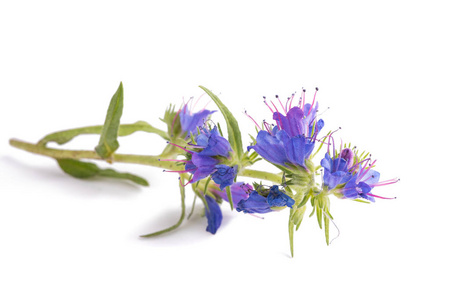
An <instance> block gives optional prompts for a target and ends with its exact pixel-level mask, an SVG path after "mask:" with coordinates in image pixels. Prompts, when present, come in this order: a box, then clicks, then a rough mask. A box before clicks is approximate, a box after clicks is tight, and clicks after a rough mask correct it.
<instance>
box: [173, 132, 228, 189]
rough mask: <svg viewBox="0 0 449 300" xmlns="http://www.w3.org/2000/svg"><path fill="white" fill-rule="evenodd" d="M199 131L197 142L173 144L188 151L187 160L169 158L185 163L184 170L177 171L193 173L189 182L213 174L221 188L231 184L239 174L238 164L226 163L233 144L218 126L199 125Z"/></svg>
mask: <svg viewBox="0 0 449 300" xmlns="http://www.w3.org/2000/svg"><path fill="white" fill-rule="evenodd" d="M198 131H199V132H200V133H199V134H198V135H196V136H195V137H194V140H195V143H193V142H192V143H189V144H188V145H187V146H186V148H183V147H181V146H178V145H176V144H172V145H174V146H176V147H178V148H181V149H183V150H184V151H186V156H187V160H177V159H169V160H170V161H177V162H183V163H185V169H184V171H176V172H178V173H185V172H189V173H191V174H193V177H192V179H191V180H190V181H189V182H188V183H194V182H197V181H198V180H201V179H204V178H206V177H208V176H210V175H212V179H213V180H214V182H215V183H217V184H219V185H220V188H221V189H223V188H225V187H226V186H229V185H231V184H232V183H233V182H234V178H235V176H236V175H237V165H234V166H232V167H230V166H228V165H226V164H224V163H226V162H228V161H229V158H230V152H231V151H232V148H231V145H230V144H229V142H228V141H227V140H226V139H225V138H223V137H222V136H220V134H219V133H218V129H217V127H216V126H215V127H214V128H213V129H212V130H209V129H208V128H206V127H199V128H198ZM188 148H191V150H189V149H188Z"/></svg>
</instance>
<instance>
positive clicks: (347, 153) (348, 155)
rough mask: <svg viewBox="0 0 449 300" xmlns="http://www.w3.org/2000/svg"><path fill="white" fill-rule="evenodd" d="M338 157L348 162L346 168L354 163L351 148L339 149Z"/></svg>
mask: <svg viewBox="0 0 449 300" xmlns="http://www.w3.org/2000/svg"><path fill="white" fill-rule="evenodd" d="M340 157H341V158H343V159H344V160H346V161H347V162H348V165H347V168H348V169H350V168H351V167H352V165H353V164H354V152H352V150H351V149H349V148H345V149H343V150H341V154H340Z"/></svg>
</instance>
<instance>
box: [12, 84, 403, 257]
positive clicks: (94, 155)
mask: <svg viewBox="0 0 449 300" xmlns="http://www.w3.org/2000/svg"><path fill="white" fill-rule="evenodd" d="M200 88H201V89H202V90H203V91H204V92H205V93H206V94H207V95H208V96H210V98H211V99H212V100H213V101H214V102H215V104H216V105H217V107H218V110H219V111H220V112H221V114H222V115H223V117H224V119H225V121H226V129H227V134H228V136H227V138H226V137H224V136H223V133H222V130H221V126H220V124H219V123H214V122H213V121H212V120H211V119H210V118H211V116H212V115H213V113H215V112H216V111H211V110H207V109H205V108H203V109H201V110H198V111H195V106H196V104H197V102H198V100H199V99H198V100H196V101H194V100H193V99H190V100H189V101H188V102H187V103H183V104H182V105H181V106H180V107H179V108H178V109H176V106H172V105H170V106H169V107H168V109H167V110H166V111H165V115H164V117H163V118H161V120H162V121H163V122H165V123H166V125H167V129H166V130H165V131H164V130H161V129H158V128H156V127H153V126H151V125H150V124H149V123H147V122H144V121H138V122H136V123H133V124H120V118H121V115H122V110H123V86H122V84H121V83H120V86H119V88H118V89H117V91H116V93H115V94H114V95H113V97H112V99H111V101H110V104H109V108H108V111H107V114H106V119H105V122H104V124H103V125H97V126H89V127H82V128H76V129H70V130H64V131H59V132H55V133H52V134H49V135H47V136H45V137H44V138H42V139H41V140H40V141H39V142H38V143H36V144H31V143H27V142H22V141H19V140H16V139H11V140H10V144H11V145H12V146H14V147H17V148H19V149H22V150H26V151H29V152H32V153H36V154H41V155H45V156H48V157H51V158H53V159H55V160H56V161H57V162H58V165H59V166H60V167H61V169H62V170H63V171H64V172H65V173H67V174H69V175H71V176H74V177H77V178H90V177H94V176H103V177H112V178H117V179H125V180H131V181H133V182H134V183H136V184H140V185H143V186H148V185H149V184H148V182H147V181H146V180H145V179H144V178H141V177H139V176H136V175H133V174H129V173H122V172H117V171H115V170H113V169H101V168H99V167H98V166H96V165H95V164H94V163H92V162H86V161H85V160H103V161H107V162H109V163H113V162H122V163H138V164H143V165H149V166H153V167H158V168H162V169H163V170H164V171H165V172H176V173H178V174H179V184H178V185H179V188H180V193H181V216H180V218H179V221H178V222H177V223H176V224H174V225H173V226H171V227H169V228H166V229H163V230H161V231H157V232H153V233H150V234H145V235H142V237H152V236H155V235H159V234H163V233H165V232H168V231H171V230H174V229H176V228H178V227H179V226H180V225H181V224H182V223H183V221H184V219H185V217H186V205H185V199H186V191H185V188H186V186H190V187H191V188H192V191H193V194H194V200H193V204H192V211H191V213H190V215H191V214H192V213H193V209H194V208H195V201H196V199H198V198H199V199H201V201H202V203H203V205H204V216H205V217H206V221H207V222H206V223H207V225H206V226H205V230H206V231H207V232H210V233H212V234H215V233H217V232H218V231H219V230H220V226H221V223H222V219H223V214H222V211H221V206H220V205H221V204H222V203H228V204H229V206H230V208H231V210H233V209H234V207H235V210H236V211H237V212H242V213H244V214H251V215H258V214H266V213H271V212H280V211H283V210H289V216H288V232H289V238H290V251H291V254H292V256H293V233H294V231H295V230H298V228H299V226H300V224H301V222H302V221H303V218H304V214H305V211H306V208H307V207H310V208H311V209H312V212H311V213H310V216H312V215H316V217H317V221H318V224H319V226H320V228H322V227H323V224H324V232H325V237H326V242H327V244H330V241H329V224H330V222H332V223H334V220H333V216H332V215H331V213H330V199H331V198H330V197H331V196H334V197H335V198H337V199H351V200H355V201H358V202H364V203H371V202H374V200H375V198H380V199H394V198H389V197H384V196H379V195H378V194H377V193H376V192H373V189H374V188H375V187H381V186H384V185H389V184H393V183H395V182H397V181H398V179H390V180H385V181H380V173H379V172H378V171H376V170H374V167H375V163H376V160H373V159H372V158H371V155H370V154H369V153H367V152H362V153H360V152H359V150H358V149H357V148H356V147H351V144H348V145H346V144H344V145H343V144H341V145H339V147H336V145H335V142H334V134H335V133H336V131H328V133H327V134H322V129H323V128H324V121H323V120H322V119H321V118H320V117H319V114H318V102H317V101H316V96H317V92H318V89H316V91H315V93H314V95H313V100H312V103H306V101H305V95H306V91H305V90H303V91H302V93H301V96H300V97H299V98H295V97H296V94H292V96H291V97H289V98H288V99H287V101H285V102H282V101H281V99H280V98H279V97H278V96H276V97H275V99H276V100H274V101H271V100H270V101H268V100H267V99H266V98H265V97H264V104H265V105H266V106H267V107H268V110H269V113H271V117H272V120H273V121H272V122H267V121H265V120H264V121H262V122H260V123H258V122H257V121H256V119H258V118H259V117H257V118H253V117H251V116H249V115H248V114H247V116H248V117H249V118H250V119H251V120H252V121H254V123H255V125H256V131H257V132H256V133H257V136H256V138H252V140H253V142H252V144H251V145H246V146H244V145H243V144H242V138H241V132H240V127H239V123H238V122H237V120H236V118H235V117H234V115H233V114H232V113H231V112H230V111H229V109H228V108H227V107H226V106H225V105H224V104H223V102H221V100H220V99H219V98H218V97H217V96H216V95H215V94H213V93H212V92H211V91H210V90H208V89H206V88H205V87H202V86H200ZM245 113H246V112H245ZM260 118H261V117H260ZM261 119H262V118H261ZM136 131H144V132H147V133H152V134H157V135H159V136H160V137H161V138H163V139H164V140H166V145H165V147H164V148H162V151H161V154H160V155H157V156H149V155H145V154H144V155H128V154H118V153H116V150H117V149H118V148H119V143H118V137H121V136H127V135H130V134H132V133H134V132H136ZM82 134H98V135H99V136H100V137H99V142H98V145H97V146H96V147H94V150H82V151H81V150H62V149H55V148H50V147H48V146H47V144H48V143H49V142H56V143H58V144H60V145H62V144H65V143H67V142H69V141H70V140H71V139H73V138H74V137H76V136H78V135H82ZM251 137H252V136H251ZM162 145H163V144H162ZM323 146H324V149H327V151H325V153H324V154H322V153H320V151H321V149H322V148H323ZM318 154H319V155H320V156H321V160H320V161H319V165H315V164H314V162H313V159H314V158H315V157H316V156H317V155H318ZM262 159H263V160H265V161H267V162H269V163H271V164H273V165H274V166H275V167H276V168H278V170H279V171H278V172H275V173H272V172H267V171H262V170H255V169H253V165H254V164H256V163H257V162H258V161H259V160H262ZM240 177H244V178H253V179H255V180H259V181H253V182H251V183H248V182H245V181H242V180H241V179H240ZM190 215H189V216H190ZM334 224H335V223H334ZM337 229H338V228H337ZM338 232H339V231H338Z"/></svg>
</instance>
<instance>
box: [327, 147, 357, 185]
mask: <svg viewBox="0 0 449 300" xmlns="http://www.w3.org/2000/svg"><path fill="white" fill-rule="evenodd" d="M349 150H350V149H349ZM342 153H343V152H342ZM345 153H346V152H345ZM348 165H349V164H348V162H347V161H346V160H345V159H343V158H340V157H338V158H333V159H332V158H331V157H330V155H329V153H326V154H325V157H324V158H323V159H322V160H321V166H322V167H323V168H324V176H323V183H324V185H325V186H327V188H328V189H329V190H332V189H333V188H335V187H336V186H337V185H339V184H343V183H346V182H348V181H349V180H350V179H351V177H352V174H351V172H349V170H348Z"/></svg>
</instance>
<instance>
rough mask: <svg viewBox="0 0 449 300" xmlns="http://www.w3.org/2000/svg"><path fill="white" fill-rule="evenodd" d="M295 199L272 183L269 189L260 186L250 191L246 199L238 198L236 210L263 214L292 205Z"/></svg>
mask: <svg viewBox="0 0 449 300" xmlns="http://www.w3.org/2000/svg"><path fill="white" fill-rule="evenodd" d="M294 204H295V200H293V199H292V198H291V197H289V196H288V195H287V194H285V193H284V192H282V191H280V190H279V186H277V185H273V186H272V187H270V188H269V189H261V186H259V187H258V188H256V190H253V191H251V192H250V194H249V197H248V198H247V199H243V200H240V201H239V203H238V204H237V211H239V212H240V211H242V212H244V213H249V214H253V213H258V214H264V213H268V212H271V211H273V210H276V209H277V208H282V207H285V206H288V207H290V208H291V207H292V206H293V205H294Z"/></svg>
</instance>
